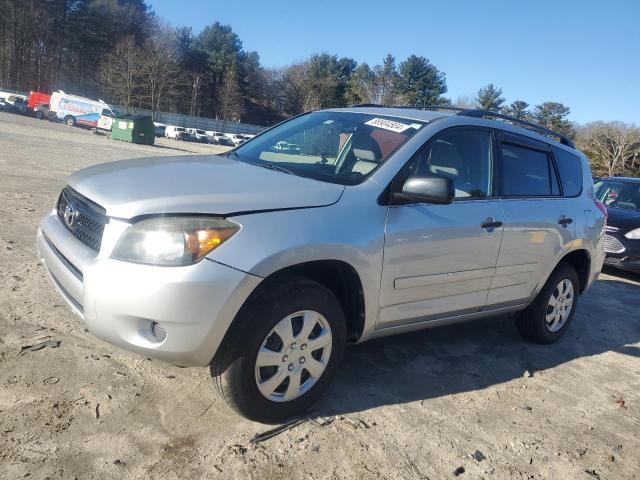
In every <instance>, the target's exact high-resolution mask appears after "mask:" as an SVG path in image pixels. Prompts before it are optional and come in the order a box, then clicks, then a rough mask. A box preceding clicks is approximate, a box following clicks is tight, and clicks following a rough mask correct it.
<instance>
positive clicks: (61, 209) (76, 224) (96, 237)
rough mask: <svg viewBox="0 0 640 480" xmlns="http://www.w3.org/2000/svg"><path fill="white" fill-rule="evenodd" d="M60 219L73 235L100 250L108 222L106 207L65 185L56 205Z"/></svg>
mask: <svg viewBox="0 0 640 480" xmlns="http://www.w3.org/2000/svg"><path fill="white" fill-rule="evenodd" d="M56 210H57V211H58V217H59V218H60V221H61V222H62V223H63V224H64V225H65V226H66V227H67V228H68V229H69V231H70V232H71V233H73V235H74V236H75V237H76V238H77V239H78V240H80V241H81V242H82V243H84V244H85V245H87V246H88V247H89V248H91V249H93V250H95V251H96V252H98V251H99V250H100V244H101V243H102V233H103V232H104V226H105V224H106V223H107V222H108V218H107V216H106V211H105V210H104V208H102V207H100V206H99V205H96V204H95V203H93V202H91V201H90V200H88V199H86V198H85V197H83V196H82V195H80V194H79V193H78V192H76V191H74V190H73V189H71V188H69V187H65V188H64V189H63V190H62V192H60V197H58V205H57V206H56Z"/></svg>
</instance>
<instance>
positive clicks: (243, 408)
mask: <svg viewBox="0 0 640 480" xmlns="http://www.w3.org/2000/svg"><path fill="white" fill-rule="evenodd" d="M302 312H307V313H305V314H304V315H303V314H302ZM309 312H312V313H309ZM296 315H297V316H296ZM287 321H288V325H289V326H292V328H291V330H290V332H291V333H293V341H292V343H288V342H287V343H285V341H283V340H286V338H285V336H284V335H283V337H282V338H281V337H280V336H279V335H278V334H277V333H275V327H276V326H277V325H280V326H282V325H287V323H286V322H287ZM314 322H315V323H314ZM312 324H313V325H315V327H314V328H313V330H311V333H310V334H309V335H305V333H304V330H305V329H308V328H310V327H307V325H312ZM296 327H301V328H298V329H297V330H296ZM305 327H306V328H305ZM285 330H286V329H283V330H282V331H285ZM327 331H328V332H329V333H330V334H331V337H330V340H329V339H328V337H327V336H326V335H327ZM285 333H286V332H285ZM314 335H315V337H314ZM289 341H291V339H290V340H289ZM312 341H316V344H319V343H318V341H320V342H323V343H324V342H327V343H326V346H324V347H322V348H319V349H314V350H313V351H312V350H311V345H309V346H308V348H309V350H306V349H305V347H307V345H306V343H305V342H308V343H311V342H312ZM345 343H346V322H345V316H344V312H343V311H342V307H341V306H340V303H339V302H338V299H337V298H336V297H335V295H334V294H333V293H332V292H331V291H330V290H329V289H327V288H326V287H324V286H322V285H320V284H319V283H316V282H314V281H312V280H309V279H307V278H304V277H296V278H292V279H289V280H285V281H281V282H278V283H277V284H272V285H270V286H266V287H263V288H262V289H261V291H260V292H258V293H257V294H256V296H255V298H254V299H250V300H249V303H248V304H247V305H245V306H244V307H243V308H242V309H241V311H240V313H239V314H238V316H237V317H236V319H235V321H234V324H233V325H232V327H231V329H230V331H229V333H228V334H227V335H226V336H225V338H224V340H223V342H222V344H221V346H220V348H219V349H218V352H217V353H216V356H215V358H214V359H213V361H212V362H211V367H210V368H211V376H212V378H213V382H214V385H215V387H216V390H217V391H218V393H219V395H220V396H221V397H222V398H223V399H224V400H225V401H226V403H227V404H228V405H229V406H230V407H231V408H232V409H234V410H235V411H236V412H238V413H239V414H240V415H242V416H244V417H245V418H248V419H249V420H253V421H256V422H262V423H278V422H281V421H283V420H286V419H288V418H291V417H295V416H297V415H300V414H301V413H303V412H304V411H305V410H307V409H308V408H309V407H310V406H311V405H313V404H314V403H315V402H316V401H317V400H318V398H319V397H320V396H321V395H322V393H323V392H324V391H325V390H326V388H327V387H328V386H329V383H330V382H331V380H332V378H333V377H334V376H335V373H336V370H337V368H338V366H339V364H340V361H341V359H342V355H343V353H344V348H345ZM272 344H273V345H272ZM270 345H271V346H270ZM265 351H267V352H268V353H269V354H271V355H273V356H272V357H270V358H273V359H274V360H271V359H268V362H266V364H267V365H268V366H263V367H257V366H256V362H257V360H258V358H259V353H260V355H263V352H265ZM327 354H328V355H327ZM280 355H282V357H281V356H280ZM312 355H313V356H312ZM325 355H327V356H326V357H325ZM289 357H290V358H289ZM260 358H262V357H260ZM305 359H306V360H305ZM271 361H273V362H274V363H277V365H274V366H271V365H272V363H270V362H271ZM304 362H306V364H305V363H304ZM262 363H263V365H265V362H264V361H263V362H262ZM312 365H313V368H311V366H312ZM318 365H321V366H323V367H324V370H318ZM306 367H309V370H306ZM311 371H316V375H317V377H314V376H313V375H312V374H311V373H310V372H311ZM289 372H292V373H289ZM318 372H319V373H318ZM295 379H298V380H299V381H300V388H297V389H296V388H295V386H296V385H297V383H296V381H295ZM267 380H270V381H271V382H267ZM274 380H275V381H274ZM292 381H293V384H292ZM259 382H260V383H261V385H262V387H259V386H258V383H259ZM265 385H267V387H265ZM268 385H271V387H273V392H272V393H271V394H270V396H269V397H267V394H266V393H264V390H266V391H267V392H269V391H271V388H268ZM292 385H293V387H292ZM290 387H291V388H290ZM261 389H262V390H263V391H261ZM292 393H295V394H296V395H297V396H293V395H291V394H292ZM286 396H291V398H290V399H287V398H286Z"/></svg>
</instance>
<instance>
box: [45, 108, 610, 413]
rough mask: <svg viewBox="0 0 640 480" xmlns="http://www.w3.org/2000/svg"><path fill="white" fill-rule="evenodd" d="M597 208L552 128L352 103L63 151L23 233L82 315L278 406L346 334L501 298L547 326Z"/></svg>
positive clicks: (243, 406) (574, 273)
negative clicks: (172, 151)
mask: <svg viewBox="0 0 640 480" xmlns="http://www.w3.org/2000/svg"><path fill="white" fill-rule="evenodd" d="M285 143H286V144H288V145H295V146H296V148H295V149H292V148H287V149H281V148H278V145H283V144H285ZM605 217H606V210H605V209H604V207H603V206H602V204H601V203H600V202H599V201H598V200H597V199H596V198H595V197H594V192H593V185H592V180H591V172H590V169H589V164H588V162H587V159H586V158H585V156H584V155H583V154H581V153H580V152H579V151H577V150H576V149H575V148H574V146H573V144H572V143H571V141H570V140H569V139H567V138H565V137H563V136H561V135H558V134H557V133H554V132H552V131H550V130H546V129H543V128H541V127H538V126H534V125H532V124H528V123H526V122H522V121H519V120H517V119H512V118H506V117H503V116H500V115H497V114H494V113H490V112H484V111H477V110H471V111H465V110H455V109H442V108H435V109H431V108H407V107H395V108H391V107H380V106H358V107H351V108H343V109H331V110H324V111H318V112H313V113H307V114H304V115H300V116H298V117H295V118H293V119H291V120H289V121H287V122H284V123H282V124H280V125H278V126H276V127H274V128H271V129H269V130H267V131H266V132H263V133H262V134H260V135H258V136H257V137H255V138H254V139H252V140H250V141H248V142H247V143H245V144H243V145H241V146H239V147H238V148H235V149H234V150H232V151H230V152H229V153H227V154H226V155H223V156H185V157H171V158H168V157H163V158H148V159H142V160H140V159H138V160H127V161H119V162H114V163H106V164H102V165H97V166H94V167H90V168H87V169H84V170H81V171H78V172H76V173H74V174H73V175H71V176H70V177H69V178H68V180H67V183H66V186H65V187H64V189H63V190H62V192H61V193H60V195H59V197H58V199H57V202H56V205H55V208H53V209H52V211H51V212H50V213H49V214H48V215H46V216H45V217H44V219H43V220H42V223H41V226H40V228H39V230H38V235H37V244H38V250H39V255H40V258H41V259H42V261H43V263H44V265H45V266H46V269H47V272H48V273H49V276H50V279H51V281H52V283H53V285H54V286H55V288H56V289H57V290H58V292H59V293H60V295H62V297H63V298H64V299H65V300H66V302H67V303H68V304H69V306H70V307H71V309H72V310H73V311H74V312H75V313H76V314H77V315H78V316H79V317H80V319H81V321H82V323H83V324H84V325H85V326H86V328H87V329H88V330H89V332H91V333H92V334H93V335H95V336H96V337H98V338H101V339H103V340H105V341H107V342H109V343H111V344H113V345H116V346H118V347H122V348H124V349H127V350H130V351H132V352H136V353H139V354H141V355H144V356H147V357H153V358H157V359H160V360H164V361H167V362H171V363H174V364H178V365H182V366H205V365H207V366H210V370H211V374H212V377H213V380H214V384H215V385H216V387H217V389H218V391H219V393H220V394H221V396H222V397H223V398H224V399H225V400H226V401H227V402H228V403H229V404H230V405H231V406H232V407H233V408H235V409H236V410H237V411H238V412H240V413H241V414H242V415H244V416H246V417H247V418H250V419H253V420H257V421H262V422H277V421H280V420H282V419H285V418H287V417H291V416H294V415H297V414H299V413H301V412H303V411H304V410H305V409H307V408H308V407H309V406H310V405H311V404H312V403H313V402H315V401H316V400H317V399H318V397H319V396H320V395H321V394H322V392H323V391H324V390H325V389H326V388H327V386H328V384H329V382H330V381H331V379H332V377H334V376H335V374H336V372H337V371H338V369H339V368H340V360H341V357H342V354H343V351H344V348H345V345H346V344H347V343H349V342H363V341H365V340H369V339H372V338H375V337H381V336H385V335H392V334H396V333H402V332H409V331H414V330H419V329H424V328H429V327H435V326H439V325H445V324H450V323H454V322H461V321H468V320H475V319H479V318H483V317H490V316H496V315H498V314H505V313H515V315H513V318H514V321H515V322H516V323H517V326H518V329H519V330H520V332H521V333H522V335H523V336H524V337H526V338H527V339H529V340H532V341H535V342H539V343H551V342H554V341H555V340H557V339H558V338H560V337H561V336H562V335H563V334H564V332H565V331H566V330H567V328H568V327H569V325H570V323H571V321H572V319H573V317H574V314H575V312H576V308H577V305H578V297H579V295H580V294H581V293H583V292H585V290H587V289H588V288H589V286H590V285H591V284H592V282H593V281H594V279H595V278H596V277H597V275H598V273H599V271H600V269H601V266H602V263H603V259H604V252H603V235H604V227H605V222H606V218H605ZM336 394H338V393H337V392H336Z"/></svg>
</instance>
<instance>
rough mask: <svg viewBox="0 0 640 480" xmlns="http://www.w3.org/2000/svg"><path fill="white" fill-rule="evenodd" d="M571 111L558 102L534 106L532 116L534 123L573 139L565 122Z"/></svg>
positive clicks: (568, 124)
mask: <svg viewBox="0 0 640 480" xmlns="http://www.w3.org/2000/svg"><path fill="white" fill-rule="evenodd" d="M569 113H571V110H570V109H569V107H567V106H565V105H563V104H562V103H559V102H544V103H542V104H541V105H536V107H535V110H534V113H533V116H534V119H535V121H536V122H537V123H538V124H539V125H541V126H543V127H545V128H548V129H549V130H553V131H554V132H558V133H561V134H563V135H566V136H568V137H573V135H574V133H575V132H574V130H573V127H572V126H571V122H569V120H567V116H569Z"/></svg>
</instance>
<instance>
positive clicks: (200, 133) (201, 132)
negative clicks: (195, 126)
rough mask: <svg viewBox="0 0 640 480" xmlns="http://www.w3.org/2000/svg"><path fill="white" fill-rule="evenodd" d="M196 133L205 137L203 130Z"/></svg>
mask: <svg viewBox="0 0 640 480" xmlns="http://www.w3.org/2000/svg"><path fill="white" fill-rule="evenodd" d="M196 133H197V134H198V135H206V133H204V130H196Z"/></svg>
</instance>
